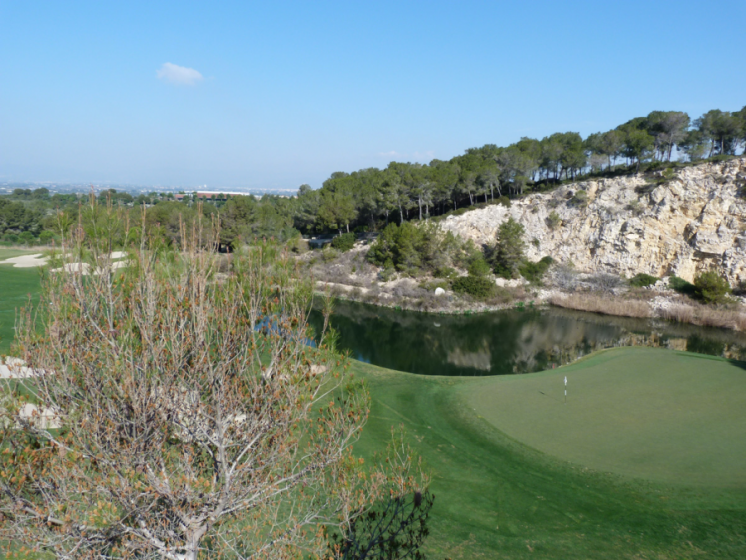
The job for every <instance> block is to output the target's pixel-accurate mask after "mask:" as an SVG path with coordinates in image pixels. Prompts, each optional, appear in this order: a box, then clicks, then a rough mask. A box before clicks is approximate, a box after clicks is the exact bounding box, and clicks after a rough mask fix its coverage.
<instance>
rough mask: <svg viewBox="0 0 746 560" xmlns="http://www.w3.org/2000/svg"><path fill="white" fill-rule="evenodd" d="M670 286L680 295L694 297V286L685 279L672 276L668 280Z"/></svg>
mask: <svg viewBox="0 0 746 560" xmlns="http://www.w3.org/2000/svg"><path fill="white" fill-rule="evenodd" d="M668 286H669V287H670V288H671V289H672V290H674V291H676V292H679V293H680V294H684V295H687V296H693V295H694V290H695V288H694V284H692V283H691V282H687V281H686V280H684V279H683V278H679V277H678V276H671V277H670V278H669V279H668Z"/></svg>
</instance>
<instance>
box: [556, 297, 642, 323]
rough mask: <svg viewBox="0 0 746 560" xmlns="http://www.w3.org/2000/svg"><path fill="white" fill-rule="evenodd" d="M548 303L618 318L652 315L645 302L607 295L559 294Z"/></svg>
mask: <svg viewBox="0 0 746 560" xmlns="http://www.w3.org/2000/svg"><path fill="white" fill-rule="evenodd" d="M549 302H550V303H551V304H552V305H556V306H557V307H564V308H566V309H575V310H578V311H589V312H591V313H603V314H605V315H617V316H619V317H638V318H644V317H650V316H652V314H653V313H652V310H651V309H650V305H649V304H648V302H647V301H640V300H630V299H623V298H616V297H614V296H609V295H604V296H600V295H596V294H569V295H567V294H559V295H554V296H552V297H551V298H550V300H549Z"/></svg>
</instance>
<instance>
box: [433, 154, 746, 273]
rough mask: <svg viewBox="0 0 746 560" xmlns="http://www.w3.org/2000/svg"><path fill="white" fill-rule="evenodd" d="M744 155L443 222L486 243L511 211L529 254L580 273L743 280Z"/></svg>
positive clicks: (580, 186) (588, 184) (578, 186)
mask: <svg viewBox="0 0 746 560" xmlns="http://www.w3.org/2000/svg"><path fill="white" fill-rule="evenodd" d="M744 191H746V158H743V157H742V158H738V159H733V160H730V161H726V162H717V163H703V164H701V165H697V166H692V167H686V168H682V169H679V170H677V171H675V172H674V173H672V174H671V173H670V172H669V174H668V175H665V174H663V173H659V174H658V175H657V176H655V177H651V176H647V177H644V176H642V175H634V176H627V177H618V178H612V179H599V180H591V181H583V182H579V183H572V184H568V185H563V186H561V187H559V188H557V189H556V190H554V191H552V192H550V193H546V194H534V195H530V196H528V197H526V198H523V199H520V200H516V201H514V202H513V204H512V205H511V207H510V208H507V207H505V206H502V205H494V206H489V207H487V208H483V209H479V210H473V211H470V212H466V213H465V214H462V215H460V216H449V217H448V218H446V219H445V220H444V221H443V227H444V229H446V230H450V231H452V232H454V233H456V234H458V235H460V236H462V237H464V238H468V239H473V240H474V241H475V242H476V243H478V244H482V245H487V244H492V243H494V240H495V234H496V232H497V229H498V227H499V226H500V224H501V223H503V222H504V221H505V220H507V219H508V218H509V217H511V216H512V217H513V218H515V219H516V220H518V221H519V222H520V223H521V224H523V226H524V227H525V228H526V237H525V239H526V241H527V242H528V243H527V251H526V253H527V257H528V258H530V259H532V260H538V259H540V258H541V257H543V256H545V255H550V256H552V257H553V258H554V259H555V260H556V261H559V262H570V261H571V262H572V263H573V264H574V266H575V267H576V268H577V269H578V270H579V271H582V272H610V273H614V274H623V275H626V276H628V277H630V276H633V275H635V274H637V273H640V272H643V273H646V274H652V275H655V276H659V277H661V276H669V275H672V274H675V275H676V276H680V277H681V278H684V279H686V280H689V281H692V280H693V279H694V277H695V276H696V275H697V274H698V273H699V272H701V271H704V270H709V269H712V268H715V269H717V270H718V271H719V272H720V273H721V274H723V275H724V276H726V277H727V279H728V281H729V282H730V283H731V285H735V284H737V283H738V282H740V281H742V280H746V232H745V231H744V229H745V228H746V195H745V194H744Z"/></svg>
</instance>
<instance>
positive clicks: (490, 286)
mask: <svg viewBox="0 0 746 560" xmlns="http://www.w3.org/2000/svg"><path fill="white" fill-rule="evenodd" d="M495 288H496V286H495V283H494V282H493V281H492V280H490V279H489V278H486V277H484V276H462V277H461V278H457V279H456V280H455V281H454V282H453V291H454V292H456V293H458V294H467V295H470V296H471V297H473V298H475V299H480V300H484V299H488V298H490V297H492V296H493V295H494V294H495Z"/></svg>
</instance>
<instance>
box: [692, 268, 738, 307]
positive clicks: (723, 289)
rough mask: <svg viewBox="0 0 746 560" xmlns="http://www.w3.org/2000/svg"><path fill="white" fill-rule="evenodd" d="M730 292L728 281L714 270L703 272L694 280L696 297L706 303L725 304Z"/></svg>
mask: <svg viewBox="0 0 746 560" xmlns="http://www.w3.org/2000/svg"><path fill="white" fill-rule="evenodd" d="M730 292H731V289H730V285H729V284H728V281H727V280H726V279H725V278H723V277H722V276H720V275H719V274H718V273H717V272H716V271H714V270H709V271H707V272H703V273H701V274H699V275H698V276H697V277H696V278H695V279H694V295H695V296H696V297H697V298H698V299H701V300H702V301H703V302H704V303H723V302H725V301H726V300H727V297H728V294H730Z"/></svg>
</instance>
